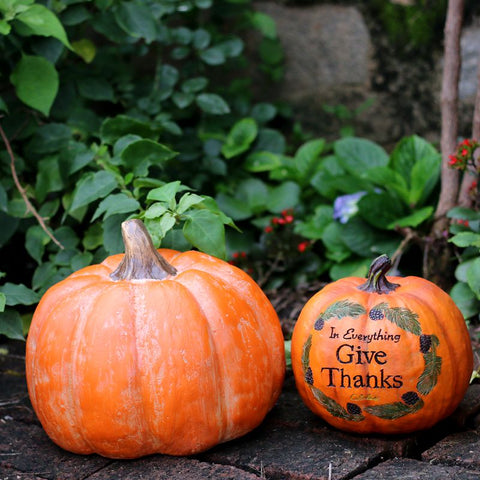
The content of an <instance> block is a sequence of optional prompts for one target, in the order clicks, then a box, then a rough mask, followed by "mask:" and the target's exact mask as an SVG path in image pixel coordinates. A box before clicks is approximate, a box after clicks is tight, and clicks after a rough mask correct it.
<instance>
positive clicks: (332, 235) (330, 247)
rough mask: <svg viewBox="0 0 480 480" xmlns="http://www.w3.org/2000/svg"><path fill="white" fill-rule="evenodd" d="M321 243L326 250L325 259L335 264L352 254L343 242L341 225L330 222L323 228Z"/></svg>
mask: <svg viewBox="0 0 480 480" xmlns="http://www.w3.org/2000/svg"><path fill="white" fill-rule="evenodd" d="M322 242H323V243H324V245H325V247H326V248H327V251H326V256H327V258H328V259H329V260H333V261H334V262H336V263H341V262H343V261H344V260H346V259H347V258H348V257H350V256H351V254H352V251H351V250H350V249H349V248H348V247H347V246H346V245H345V242H344V241H343V238H342V230H341V225H340V224H339V223H338V222H331V223H329V224H328V225H327V226H326V227H325V229H324V230H323V233H322Z"/></svg>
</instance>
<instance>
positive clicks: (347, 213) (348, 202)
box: [333, 192, 367, 223]
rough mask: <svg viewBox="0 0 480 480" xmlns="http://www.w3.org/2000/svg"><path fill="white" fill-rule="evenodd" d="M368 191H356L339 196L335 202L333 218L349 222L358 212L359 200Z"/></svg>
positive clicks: (341, 221)
mask: <svg viewBox="0 0 480 480" xmlns="http://www.w3.org/2000/svg"><path fill="white" fill-rule="evenodd" d="M366 193H367V192H356V193H351V194H349V195H341V196H340V197H337V198H336V199H335V202H334V203H333V218H334V219H335V220H338V221H339V222H340V223H347V222H348V220H350V218H351V217H353V216H354V215H355V214H356V213H357V212H358V201H359V200H360V199H361V198H362V197H363V196H364V195H365V194H366Z"/></svg>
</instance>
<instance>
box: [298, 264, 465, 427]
mask: <svg viewBox="0 0 480 480" xmlns="http://www.w3.org/2000/svg"><path fill="white" fill-rule="evenodd" d="M390 267H391V263H390V259H389V258H388V257H387V256H386V255H382V256H381V257H379V258H377V259H376V260H375V261H374V262H373V263H372V266H371V267H370V271H369V273H368V279H367V281H366V282H365V279H361V278H356V277H349V278H344V279H341V280H338V281H336V282H333V283H331V284H329V285H327V286H326V287H325V288H323V289H322V290H320V291H319V292H318V293H316V294H315V295H314V296H313V297H312V298H311V299H310V300H309V301H308V302H307V303H306V305H305V306H304V308H303V310H302V311H301V313H300V316H299V318H298V321H297V323H296V324H295V327H294V331H293V336H292V367H293V372H294V375H295V381H296V385H297V388H298V391H299V393H300V395H301V397H302V399H303V400H304V402H305V404H306V405H307V406H308V407H309V408H310V409H311V410H312V411H313V412H314V413H316V414H317V415H319V416H321V417H322V418H323V419H324V420H326V421H327V422H328V423H330V424H331V425H333V426H335V427H337V428H339V429H342V430H346V431H352V432H359V433H373V432H378V433H406V432H412V431H415V430H421V429H426V428H429V427H431V426H433V425H434V424H435V423H437V422H438V421H439V420H441V419H443V418H445V417H447V416H448V415H450V414H451V413H452V412H453V411H454V409H455V408H456V407H457V406H458V404H459V403H460V401H461V400H462V398H463V396H464V394H465V391H466V389H467V387H468V384H469V380H470V376H471V373H472V369H473V354H472V346H471V340H470V336H469V333H468V330H467V328H466V325H465V320H464V318H463V316H462V314H461V312H460V311H459V309H458V308H457V307H456V305H455V303H454V302H453V300H452V299H451V298H450V297H449V296H448V295H447V294H446V293H445V292H444V291H443V290H441V289H440V288H439V287H437V286H436V285H434V284H433V283H431V282H429V281H427V280H424V279H422V278H418V277H404V278H402V277H389V278H388V279H387V277H386V276H385V275H386V273H387V272H388V270H389V269H390Z"/></svg>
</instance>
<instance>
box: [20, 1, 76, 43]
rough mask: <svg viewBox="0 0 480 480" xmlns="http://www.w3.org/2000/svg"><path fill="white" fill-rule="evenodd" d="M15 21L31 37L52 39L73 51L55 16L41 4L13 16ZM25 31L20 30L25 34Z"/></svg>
mask: <svg viewBox="0 0 480 480" xmlns="http://www.w3.org/2000/svg"><path fill="white" fill-rule="evenodd" d="M15 20H16V21H18V22H21V23H22V24H23V25H24V26H26V27H27V28H28V32H29V33H30V34H31V35H41V36H44V37H54V38H56V39H57V40H60V41H61V42H62V43H63V44H64V45H65V46H66V47H67V48H69V49H70V50H73V48H72V46H71V45H70V42H69V41H68V38H67V34H66V33H65V30H64V28H63V26H62V24H61V22H60V20H59V19H58V18H57V16H56V15H55V14H54V13H53V12H52V11H51V10H49V9H48V8H47V7H45V6H44V5H41V4H38V3H36V4H34V5H31V6H29V7H28V8H27V9H26V10H24V11H23V12H21V13H19V14H18V15H16V16H15ZM25 32H26V29H22V33H24V34H25Z"/></svg>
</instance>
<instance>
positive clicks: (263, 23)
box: [250, 12, 277, 39]
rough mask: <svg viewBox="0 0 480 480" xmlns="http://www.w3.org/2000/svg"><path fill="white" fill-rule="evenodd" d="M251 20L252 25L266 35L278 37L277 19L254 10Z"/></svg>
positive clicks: (273, 37) (271, 37)
mask: <svg viewBox="0 0 480 480" xmlns="http://www.w3.org/2000/svg"><path fill="white" fill-rule="evenodd" d="M250 21H251V23H252V25H253V26H254V27H255V28H257V29H258V30H260V32H262V35H263V36H264V37H267V38H270V39H275V38H277V27H276V24H275V20H274V19H273V18H272V17H270V16H269V15H267V14H265V13H263V12H253V13H252V15H251V17H250Z"/></svg>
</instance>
